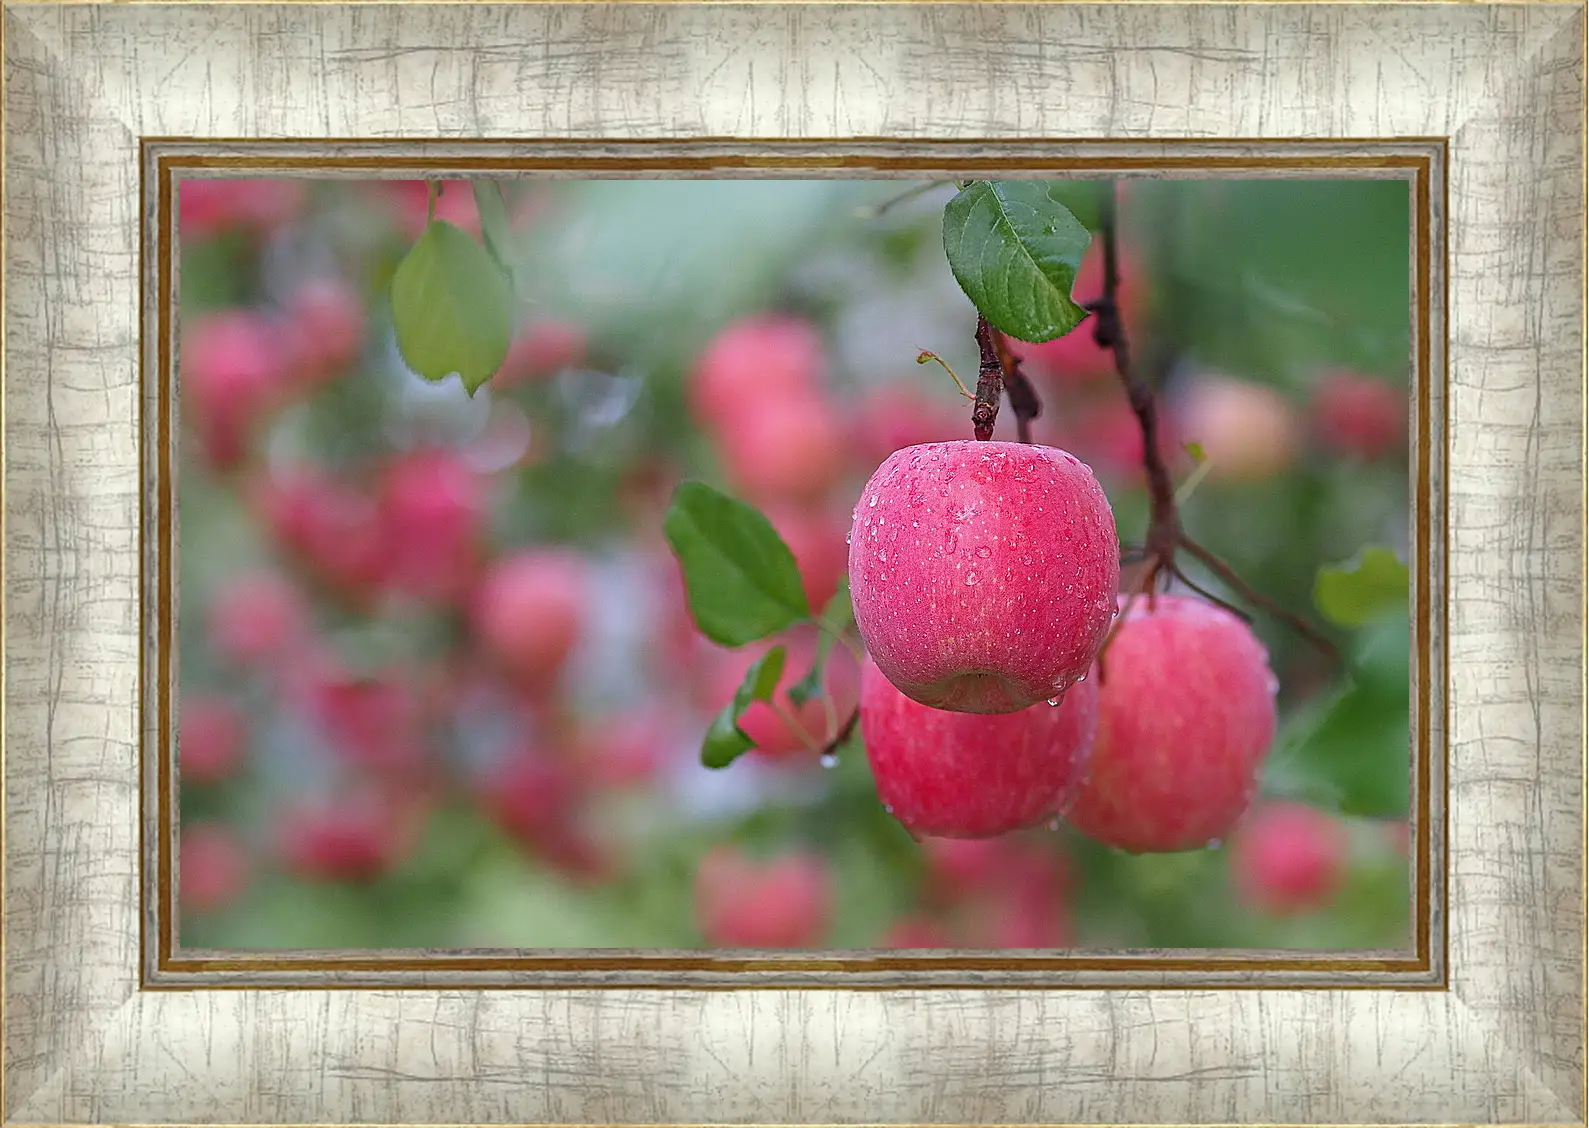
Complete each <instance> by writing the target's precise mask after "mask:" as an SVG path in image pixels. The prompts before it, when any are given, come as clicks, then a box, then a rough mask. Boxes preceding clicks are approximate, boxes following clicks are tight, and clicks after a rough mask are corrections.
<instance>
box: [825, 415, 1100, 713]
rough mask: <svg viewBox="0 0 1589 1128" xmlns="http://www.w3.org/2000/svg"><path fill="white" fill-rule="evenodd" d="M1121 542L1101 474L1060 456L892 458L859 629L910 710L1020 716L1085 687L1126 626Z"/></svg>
mask: <svg viewBox="0 0 1589 1128" xmlns="http://www.w3.org/2000/svg"><path fill="white" fill-rule="evenodd" d="M1119 578H1120V542H1119V539H1118V537H1117V536H1116V533H1115V521H1114V511H1113V510H1112V509H1111V508H1110V507H1109V499H1108V498H1107V497H1105V496H1104V492H1103V489H1102V487H1100V486H1099V485H1098V481H1097V479H1096V478H1094V477H1093V474H1092V471H1091V470H1089V469H1088V468H1087V467H1086V466H1085V465H1084V464H1083V463H1081V462H1080V461H1079V460H1077V459H1076V458H1075V457H1074V456H1072V455H1070V454H1068V453H1066V452H1065V451H1062V450H1059V449H1057V448H1054V447H1044V446H1037V445H1035V444H1024V443H1002V442H970V441H966V442H950V443H928V444H927V445H925V446H914V447H907V448H905V449H904V450H900V451H895V452H894V453H893V454H891V455H889V457H888V458H887V460H885V461H884V463H883V464H882V465H881V466H879V467H878V468H877V473H875V474H873V475H872V479H871V481H870V482H868V483H867V484H866V488H865V489H864V490H863V491H862V493H861V499H860V501H859V502H858V503H857V504H856V507H855V515H854V524H853V526H852V529H851V537H850V588H851V592H852V594H853V596H854V601H855V621H856V625H857V626H858V627H859V628H860V632H861V636H862V637H863V638H864V639H865V640H866V648H867V650H868V651H869V652H870V654H871V656H872V660H873V661H875V662H876V663H877V667H878V669H879V670H881V671H882V672H883V674H884V675H885V676H887V678H888V680H889V681H891V682H893V683H894V685H895V686H897V687H898V688H899V689H900V691H901V692H903V693H904V694H905V695H906V696H907V697H910V698H911V699H912V700H915V701H918V702H920V703H921V704H923V705H930V706H932V707H934V708H938V709H952V710H956V711H959V712H966V713H1013V712H1016V711H1018V710H1021V709H1025V708H1027V707H1029V706H1031V705H1035V704H1037V703H1039V702H1041V701H1045V700H1049V699H1057V698H1060V697H1062V696H1063V695H1064V693H1065V691H1066V690H1067V689H1069V688H1070V687H1071V686H1072V685H1073V684H1075V683H1076V682H1077V681H1079V680H1080V679H1081V678H1083V677H1085V676H1086V673H1087V670H1088V668H1089V667H1090V666H1091V664H1092V660H1093V656H1094V655H1096V654H1097V652H1098V647H1099V646H1100V645H1101V644H1102V642H1103V639H1104V636H1105V634H1106V633H1107V632H1108V630H1109V625H1110V623H1111V622H1112V621H1113V618H1114V614H1115V593H1116V591H1117V589H1118V584H1119Z"/></svg>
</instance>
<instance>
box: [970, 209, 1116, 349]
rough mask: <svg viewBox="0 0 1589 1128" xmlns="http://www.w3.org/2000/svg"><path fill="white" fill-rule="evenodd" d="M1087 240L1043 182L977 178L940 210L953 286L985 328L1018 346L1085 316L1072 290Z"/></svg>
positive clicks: (1062, 332)
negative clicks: (956, 285)
mask: <svg viewBox="0 0 1589 1128" xmlns="http://www.w3.org/2000/svg"><path fill="white" fill-rule="evenodd" d="M1091 242H1092V236H1091V235H1090V234H1088V232H1087V229H1086V228H1085V227H1083V226H1082V225H1081V223H1080V222H1078V221H1077V219H1076V217H1075V216H1073V215H1071V213H1070V212H1069V211H1068V210H1067V209H1066V208H1065V206H1064V205H1063V204H1062V203H1060V201H1059V199H1058V198H1057V196H1056V194H1055V191H1054V189H1053V185H1051V184H1049V183H1048V182H1046V181H1042V180H997V181H994V180H975V181H972V182H971V184H970V185H968V186H967V187H965V188H963V189H962V190H961V191H960V193H959V194H958V195H956V196H955V198H954V199H952V200H950V201H949V203H948V204H947V205H946V206H945V207H944V215H943V247H944V253H945V254H946V255H947V256H948V258H949V269H950V270H952V271H953V272H954V276H955V280H956V281H957V282H959V283H960V288H961V289H962V290H964V291H965V292H966V295H967V296H968V297H969V298H970V299H971V301H972V302H973V303H974V304H975V305H976V307H977V309H978V311H979V312H981V314H982V315H983V316H984V317H986V318H987V319H988V323H989V324H990V325H992V326H993V327H994V328H995V329H999V330H1001V331H1002V332H1004V333H1007V334H1009V335H1010V336H1011V337H1014V338H1016V339H1017V340H1021V341H1032V342H1042V341H1052V340H1053V339H1054V338H1056V337H1063V336H1064V335H1065V334H1066V333H1069V332H1070V331H1071V330H1072V329H1074V328H1075V327H1076V326H1077V325H1080V324H1081V322H1082V320H1083V319H1084V318H1085V317H1086V316H1087V311H1086V310H1084V309H1082V308H1081V306H1079V305H1077V304H1076V303H1075V302H1074V301H1072V300H1071V297H1070V291H1071V287H1072V286H1074V285H1075V283H1076V271H1077V270H1078V269H1079V268H1080V266H1081V259H1082V256H1083V255H1084V254H1085V253H1086V251H1087V246H1088V244H1089V243H1091Z"/></svg>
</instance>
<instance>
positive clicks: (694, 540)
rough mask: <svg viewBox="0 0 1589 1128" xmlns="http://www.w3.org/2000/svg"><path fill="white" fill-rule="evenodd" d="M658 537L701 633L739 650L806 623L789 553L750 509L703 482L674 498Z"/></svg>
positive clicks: (768, 524)
mask: <svg viewBox="0 0 1589 1128" xmlns="http://www.w3.org/2000/svg"><path fill="white" fill-rule="evenodd" d="M662 529H663V532H664V533H665V534H666V535H667V538H668V543H669V544H670V545H671V546H672V547H673V554H674V556H676V557H677V558H678V561H679V565H680V567H681V568H683V570H684V586H685V590H686V591H687V593H688V595H689V602H690V614H691V616H692V617H693V618H694V620H695V625H696V626H697V627H698V628H700V631H701V633H702V634H704V635H705V636H706V637H707V638H709V639H711V640H712V641H713V642H716V643H718V644H720V645H722V646H743V645H745V644H746V643H749V642H755V641H756V640H757V639H762V638H767V637H768V636H770V635H774V634H777V633H778V632H779V631H781V630H784V629H786V628H788V627H791V626H793V625H794V624H796V623H799V622H801V621H803V620H806V619H809V618H811V606H810V604H809V603H807V601H806V595H805V589H804V587H803V585H802V583H801V579H800V568H799V566H798V565H797V564H796V563H795V558H794V553H792V552H790V551H789V546H788V545H786V544H785V543H784V542H783V538H782V537H780V536H779V535H778V532H777V530H776V529H774V528H773V527H772V522H770V521H768V520H767V518H766V517H764V516H763V515H762V514H761V512H760V511H759V510H757V509H756V508H755V507H753V506H750V505H746V504H745V503H744V502H742V501H738V500H736V499H735V498H731V497H729V496H728V495H727V494H724V493H720V492H719V491H717V490H714V489H713V488H712V487H711V486H708V485H706V484H705V483H704V482H695V481H689V482H683V483H681V484H680V485H679V488H678V489H677V490H676V491H675V492H674V494H673V501H672V503H671V504H670V505H669V506H668V513H667V517H666V518H665V519H664V520H663V524H662Z"/></svg>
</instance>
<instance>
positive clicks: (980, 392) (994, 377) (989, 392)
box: [971, 314, 1004, 443]
mask: <svg viewBox="0 0 1589 1128" xmlns="http://www.w3.org/2000/svg"><path fill="white" fill-rule="evenodd" d="M993 337H994V331H993V326H991V325H989V324H988V319H987V318H986V317H983V316H982V315H981V314H978V315H977V348H978V349H979V350H980V352H981V362H980V366H979V367H978V369H977V394H976V396H975V397H974V398H975V400H976V403H975V404H973V405H972V407H971V432H972V434H973V435H975V436H976V438H977V441H978V442H984V443H985V442H987V441H988V440H989V439H991V438H992V437H993V425H994V423H996V422H998V418H999V397H1000V396H1001V395H1002V394H1003V392H1004V365H1002V364H1001V363H999V349H998V346H997V345H996V344H994V342H993Z"/></svg>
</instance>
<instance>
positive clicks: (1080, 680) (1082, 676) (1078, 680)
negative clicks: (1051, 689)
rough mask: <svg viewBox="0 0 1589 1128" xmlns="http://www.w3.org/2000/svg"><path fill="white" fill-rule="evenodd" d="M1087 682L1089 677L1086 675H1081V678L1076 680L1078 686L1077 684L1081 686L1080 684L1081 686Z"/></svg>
mask: <svg viewBox="0 0 1589 1128" xmlns="http://www.w3.org/2000/svg"><path fill="white" fill-rule="evenodd" d="M1086 680H1087V675H1086V674H1083V675H1081V677H1079V678H1077V679H1076V684H1077V685H1080V684H1081V683H1082V682H1084V681H1086Z"/></svg>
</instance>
